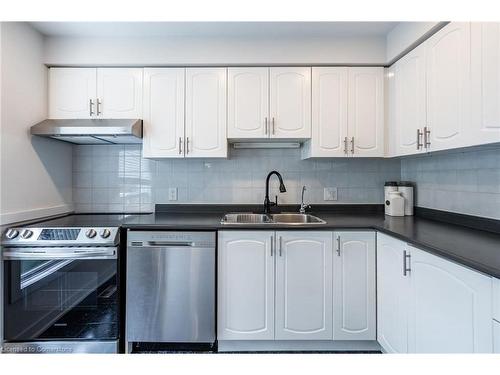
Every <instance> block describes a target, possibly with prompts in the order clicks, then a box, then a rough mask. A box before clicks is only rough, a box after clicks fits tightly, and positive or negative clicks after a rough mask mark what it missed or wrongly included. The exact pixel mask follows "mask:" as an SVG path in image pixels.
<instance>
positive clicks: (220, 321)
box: [217, 231, 275, 340]
mask: <svg viewBox="0 0 500 375" xmlns="http://www.w3.org/2000/svg"><path fill="white" fill-rule="evenodd" d="M273 242H274V232H270V231H267V232H266V231H220V232H219V240H218V267H217V270H218V276H217V278H218V282H217V288H218V301H217V306H218V307H217V310H218V312H217V338H218V339H219V340H274V258H275V254H274V253H273V250H272V249H271V246H272V243H273Z"/></svg>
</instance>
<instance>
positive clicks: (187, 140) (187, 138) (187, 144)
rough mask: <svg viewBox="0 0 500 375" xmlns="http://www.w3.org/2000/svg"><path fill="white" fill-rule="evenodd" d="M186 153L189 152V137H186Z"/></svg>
mask: <svg viewBox="0 0 500 375" xmlns="http://www.w3.org/2000/svg"><path fill="white" fill-rule="evenodd" d="M186 154H189V137H186Z"/></svg>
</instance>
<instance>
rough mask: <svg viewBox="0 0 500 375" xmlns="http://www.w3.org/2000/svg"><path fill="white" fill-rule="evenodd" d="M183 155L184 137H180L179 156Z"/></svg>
mask: <svg viewBox="0 0 500 375" xmlns="http://www.w3.org/2000/svg"><path fill="white" fill-rule="evenodd" d="M180 154H182V137H179V155H180Z"/></svg>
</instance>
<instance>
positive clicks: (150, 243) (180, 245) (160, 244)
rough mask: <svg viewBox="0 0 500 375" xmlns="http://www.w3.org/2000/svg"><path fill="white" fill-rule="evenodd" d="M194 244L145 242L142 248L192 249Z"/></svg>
mask: <svg viewBox="0 0 500 375" xmlns="http://www.w3.org/2000/svg"><path fill="white" fill-rule="evenodd" d="M193 246H195V243H194V242H175V241H147V243H146V245H143V247H193Z"/></svg>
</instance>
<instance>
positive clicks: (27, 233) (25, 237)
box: [21, 229, 33, 240]
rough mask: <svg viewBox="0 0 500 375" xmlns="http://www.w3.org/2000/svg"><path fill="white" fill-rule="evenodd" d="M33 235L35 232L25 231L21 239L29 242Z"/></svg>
mask: <svg viewBox="0 0 500 375" xmlns="http://www.w3.org/2000/svg"><path fill="white" fill-rule="evenodd" d="M32 235H33V231H31V230H29V229H25V230H23V231H22V233H21V237H22V238H23V239H25V240H27V239H28V238H30V237H31V236H32Z"/></svg>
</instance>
